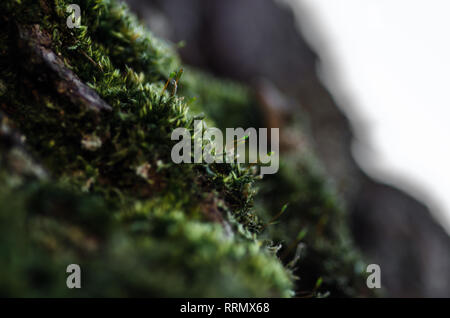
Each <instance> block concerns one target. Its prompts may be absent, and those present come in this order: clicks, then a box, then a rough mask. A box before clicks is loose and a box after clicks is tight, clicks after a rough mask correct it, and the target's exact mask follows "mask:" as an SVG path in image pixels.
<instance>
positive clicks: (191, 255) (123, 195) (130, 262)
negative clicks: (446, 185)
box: [0, 0, 367, 297]
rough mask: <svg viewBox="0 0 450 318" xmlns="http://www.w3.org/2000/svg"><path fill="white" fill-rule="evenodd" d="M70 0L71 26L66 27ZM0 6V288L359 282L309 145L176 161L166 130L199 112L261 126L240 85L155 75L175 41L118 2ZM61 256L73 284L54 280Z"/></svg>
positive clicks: (194, 292) (340, 288) (270, 289)
mask: <svg viewBox="0 0 450 318" xmlns="http://www.w3.org/2000/svg"><path fill="white" fill-rule="evenodd" d="M71 3H76V4H79V6H80V7H81V8H82V15H81V25H82V26H81V28H74V29H69V28H68V27H67V25H66V20H67V15H68V14H67V12H66V7H67V5H68V4H71ZM0 9H1V14H0V109H1V111H2V113H3V114H4V115H3V114H2V115H1V118H0V119H1V125H2V130H1V133H0V136H1V137H2V138H0V150H1V151H0V164H1V166H0V184H1V187H0V218H1V219H2V220H1V222H0V227H1V229H0V236H1V239H0V253H1V258H0V292H1V293H2V296H65V297H73V296H164V297H187V296H189V297H232V296H234V297H291V296H294V295H297V296H321V295H324V294H326V292H328V291H329V292H331V295H336V296H356V295H365V294H366V293H367V292H366V291H364V287H363V286H364V284H365V278H364V276H363V274H362V273H363V267H364V266H363V264H362V262H361V260H360V257H359V255H358V253H357V252H356V251H355V250H354V248H353V245H352V243H351V240H350V239H349V235H348V233H347V229H346V222H345V213H344V212H343V209H342V208H341V206H340V204H339V203H338V199H337V198H336V196H335V195H334V194H333V192H332V190H331V189H332V187H331V186H329V185H328V184H327V181H326V179H325V178H324V177H323V174H322V173H321V172H320V168H317V167H316V166H319V167H320V164H319V163H317V162H316V161H317V159H315V157H314V155H313V153H312V151H307V152H302V153H298V154H297V153H295V152H294V153H291V154H287V155H286V156H282V161H281V167H280V172H279V173H278V174H277V175H274V176H270V177H268V178H264V180H260V178H259V177H257V174H256V169H255V167H249V166H245V165H238V164H209V165H207V164H181V165H176V164H174V163H172V161H171V158H170V153H171V149H172V146H173V145H174V141H171V138H170V137H171V133H172V131H173V130H174V129H176V128H187V129H189V130H190V131H193V129H194V127H193V122H194V120H195V119H199V118H203V119H204V120H205V121H206V122H208V123H209V124H212V125H215V124H216V123H217V125H218V126H219V127H238V126H243V127H248V126H255V127H257V126H258V125H263V123H262V118H263V117H264V116H263V115H262V114H260V111H259V109H258V106H257V104H258V103H257V100H256V98H255V97H254V96H253V94H252V92H251V91H250V90H249V89H247V88H245V87H244V86H242V85H240V84H237V83H233V82H229V81H222V80H219V79H215V78H213V77H211V76H209V75H207V74H204V73H202V72H199V71H197V70H194V69H190V68H189V67H185V69H184V75H183V77H181V79H180V81H179V82H178V83H177V85H176V87H175V86H174V85H173V83H172V84H170V82H169V85H166V83H168V81H169V80H170V78H173V77H174V75H175V74H177V73H178V74H180V73H181V72H180V69H181V68H182V65H181V62H180V60H179V58H178V56H177V54H176V48H175V47H174V46H173V45H172V44H170V43H166V42H165V41H164V40H161V39H158V38H155V37H154V36H153V35H152V34H151V32H150V31H149V30H147V29H146V28H145V27H143V26H142V25H141V24H140V23H139V22H138V21H137V20H136V18H135V17H134V16H133V15H132V14H131V13H130V12H129V11H128V9H127V8H126V6H125V5H123V4H121V3H118V2H116V1H102V0H95V1H94V0H85V1H75V0H71V1H70V2H69V1H63V0H55V1H47V0H40V1H31V0H21V1H13V0H6V1H2V3H1V4H0ZM194 98H195V100H194ZM291 125H292V127H294V128H293V129H297V130H299V131H301V129H302V128H301V125H300V124H299V123H298V122H296V121H293V122H292V123H291ZM18 153H19V154H20V158H21V159H20V160H19V159H17V160H18V161H17V160H16V159H12V158H16V157H14V155H17V154H18ZM16 161H17V162H19V163H20V162H21V163H22V164H20V165H14V164H13V162H16ZM258 190H259V191H260V193H259V194H258ZM286 203H289V204H290V205H289V206H288V207H287V208H285V209H284V210H285V211H284V214H283V215H281V216H280V217H279V219H277V222H278V224H272V223H274V222H270V221H271V220H272V219H273V218H274V216H275V215H277V214H278V213H279V212H280V210H281V209H282V207H283V206H284V205H285V204H286ZM303 247H305V248H306V250H305V251H306V253H303V252H302V253H300V252H301V251H300V250H302V249H303ZM296 251H297V252H296ZM299 251H300V252H299ZM299 253H300V254H301V255H300V254H299ZM73 263H74V264H79V265H80V266H81V268H82V275H83V276H82V277H83V278H82V279H83V286H82V288H81V289H79V290H69V289H67V287H66V284H65V282H66V275H67V274H66V273H65V269H66V266H67V265H69V264H73ZM299 278H300V279H299Z"/></svg>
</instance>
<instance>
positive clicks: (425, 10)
mask: <svg viewBox="0 0 450 318" xmlns="http://www.w3.org/2000/svg"><path fill="white" fill-rule="evenodd" d="M283 1H288V2H290V3H291V4H293V5H294V6H295V5H299V6H300V8H301V9H302V10H301V11H300V13H299V14H300V19H299V21H300V25H301V27H302V31H303V33H304V34H305V36H306V37H307V39H308V41H309V42H310V43H311V45H312V46H313V47H314V48H315V49H316V50H317V51H318V52H319V55H320V56H321V58H322V65H321V67H320V70H319V71H320V73H321V76H322V78H323V80H324V82H325V83H326V85H327V86H328V88H329V89H330V91H331V92H332V93H333V95H334V96H335V98H336V100H337V101H338V103H339V104H340V106H341V107H342V108H343V110H344V111H346V112H347V113H348V115H349V116H350V118H351V119H353V122H354V124H355V129H356V133H357V135H358V138H359V142H357V143H355V146H354V154H355V156H356V159H357V160H358V162H359V163H360V165H361V166H362V167H363V168H364V169H365V171H366V172H368V173H369V174H370V175H371V176H372V177H374V178H376V179H379V180H383V181H385V182H387V183H390V184H394V185H396V186H398V187H399V188H401V189H404V190H406V191H408V192H409V193H412V194H413V195H414V196H416V197H417V198H419V199H421V200H422V201H424V202H425V203H426V204H427V205H428V206H429V207H430V208H431V209H432V210H433V213H434V215H435V216H436V218H438V219H439V220H441V222H443V223H444V225H445V226H446V228H447V230H448V231H450V145H449V144H450V118H449V117H450V79H449V77H450V1H449V0H283Z"/></svg>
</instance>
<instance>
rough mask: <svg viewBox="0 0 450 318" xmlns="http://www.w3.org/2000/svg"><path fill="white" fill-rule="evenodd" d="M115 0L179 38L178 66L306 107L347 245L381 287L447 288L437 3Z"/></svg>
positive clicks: (441, 16) (448, 216) (449, 228)
mask: <svg viewBox="0 0 450 318" xmlns="http://www.w3.org/2000/svg"><path fill="white" fill-rule="evenodd" d="M127 2H128V3H129V4H130V6H131V8H132V9H133V10H134V11H135V12H136V13H137V14H138V16H139V17H140V18H141V19H142V20H144V21H145V22H146V23H147V25H149V27H150V29H151V30H152V31H153V32H154V33H156V34H157V35H159V36H161V37H163V38H166V39H170V40H171V41H173V42H179V41H183V42H184V43H185V46H184V47H183V48H182V49H180V54H181V56H182V58H183V60H184V62H185V63H187V64H190V65H194V66H196V67H199V68H202V69H205V70H207V71H209V72H212V73H214V74H216V75H218V76H221V77H226V78H231V79H234V80H238V81H241V82H244V83H246V84H247V85H249V86H251V87H253V88H254V89H255V90H256V91H258V90H271V91H277V92H279V93H280V94H281V95H283V97H284V98H285V99H286V100H290V101H292V103H291V104H292V105H293V106H292V105H291V106H292V107H293V108H295V109H297V110H298V111H301V112H302V113H304V114H306V115H307V117H308V118H309V124H310V130H311V135H312V139H313V140H314V147H315V151H316V152H317V153H318V155H319V157H320V159H321V161H322V162H323V164H324V166H325V169H326V171H327V173H328V175H329V176H330V178H331V179H332V180H333V182H334V184H335V186H336V189H337V190H338V193H339V195H340V196H341V198H342V199H343V201H344V202H345V206H346V207H347V210H348V211H349V222H350V224H351V229H352V234H353V237H354V239H355V242H356V244H357V245H358V247H359V248H360V250H361V251H362V252H363V254H364V255H365V257H366V259H367V261H368V262H369V263H376V264H380V266H381V271H382V284H383V286H384V287H385V289H386V292H387V295H388V296H395V297H405V296H414V297H430V296H438V297H450V238H449V235H448V232H450V197H448V196H447V193H446V192H447V190H448V189H450V178H449V177H450V168H449V167H448V165H447V162H450V149H449V147H448V146H447V139H448V137H450V127H449V126H447V125H446V114H447V112H448V106H449V99H450V97H449V96H448V95H447V91H446V85H448V84H447V83H448V80H447V79H446V74H450V72H449V71H450V63H449V62H448V59H447V57H448V56H449V54H448V53H449V50H450V46H449V45H448V44H447V40H446V37H445V36H446V31H447V30H448V28H449V27H450V25H448V24H449V23H450V22H447V21H446V16H445V15H446V13H447V12H448V10H447V9H449V7H450V4H448V3H447V2H446V1H445V0H431V1H425V0H390V1H387V0H278V1H277V0H246V1H242V0H145V1H142V0H128V1H127ZM261 79H264V83H265V84H264V86H261V84H260V83H261ZM280 128H281V129H282V127H280Z"/></svg>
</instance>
